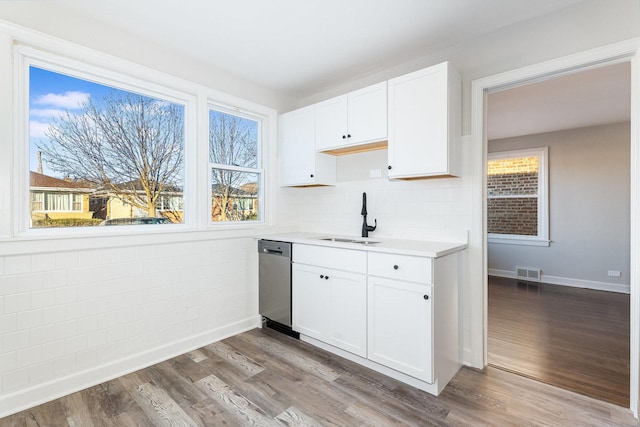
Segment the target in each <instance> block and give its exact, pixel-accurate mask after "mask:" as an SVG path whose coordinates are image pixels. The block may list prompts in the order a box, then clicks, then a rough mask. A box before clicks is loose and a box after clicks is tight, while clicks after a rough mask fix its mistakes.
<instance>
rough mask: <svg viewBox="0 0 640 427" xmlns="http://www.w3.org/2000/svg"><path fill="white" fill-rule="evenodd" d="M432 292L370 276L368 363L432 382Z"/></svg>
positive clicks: (428, 287)
mask: <svg viewBox="0 0 640 427" xmlns="http://www.w3.org/2000/svg"><path fill="white" fill-rule="evenodd" d="M432 288H433V287H432V286H429V285H424V284H416V283H410V282H402V281H398V280H391V279H385V278H381V277H371V276H369V286H368V294H369V295H368V299H369V303H368V308H369V316H368V317H369V322H368V324H369V331H368V353H367V355H368V358H369V360H372V361H374V362H378V363H380V364H382V365H384V366H387V367H389V368H391V369H395V370H397V371H400V372H403V373H405V374H407V375H410V376H412V377H414V378H418V379H419V380H422V381H426V382H428V383H432V382H433V345H432V342H433V332H432V327H433V310H432V301H433V289H432Z"/></svg>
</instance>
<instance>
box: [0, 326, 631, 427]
mask: <svg viewBox="0 0 640 427" xmlns="http://www.w3.org/2000/svg"><path fill="white" fill-rule="evenodd" d="M0 425H1V426H3V427H5V426H82V427H90V426H222V425H226V426H246V425H255V426H365V425H366V426H524V425H527V426H638V423H636V421H635V420H634V419H633V417H632V416H631V413H630V412H629V411H628V410H627V409H624V408H621V407H619V406H616V405H612V404H609V403H605V402H601V401H597V400H594V399H591V398H589V397H585V396H582V395H579V394H575V393H571V392H568V391H565V390H561V389H559V388H556V387H552V386H549V385H546V384H542V383H540V382H536V381H532V380H530V379H527V378H524V377H521V376H518V375H514V374H511V373H508V372H504V371H501V370H498V369H493V368H487V369H486V371H485V372H479V371H476V370H472V369H468V368H462V369H461V370H460V372H459V373H458V374H457V375H456V376H455V377H454V379H453V380H452V382H451V383H450V384H449V386H447V388H446V389H445V390H444V392H443V393H442V394H441V395H440V396H439V397H434V396H431V395H429V394H427V393H425V392H422V391H420V390H417V389H415V388H412V387H409V386H407V385H405V384H402V383H400V382H398V381H396V380H393V379H391V378H388V377H385V376H384V375H381V374H378V373H376V372H373V371H371V370H369V369H366V368H363V367H361V366H359V365H357V364H354V363H352V362H349V361H347V360H345V359H342V358H340V357H338V356H335V355H332V354H330V353H327V352H325V351H322V350H320V349H317V348H315V347H313V346H311V345H308V344H306V343H303V342H301V341H298V340H294V339H293V338H290V337H287V336H284V335H282V334H279V333H277V332H275V331H272V330H269V329H255V330H252V331H249V332H245V333H243V334H240V335H238V336H235V337H231V338H228V339H226V340H223V341H221V342H218V343H214V344H211V345H208V346H206V347H203V348H201V349H198V350H195V351H192V352H190V353H187V354H185V355H182V356H178V357H175V358H173V359H171V360H168V361H165V362H162V363H159V364H157V365H154V366H151V367H149V368H146V369H143V370H140V371H137V372H135V373H132V374H129V375H125V376H123V377H120V378H117V379H115V380H112V381H108V382H106V383H103V384H100V385H97V386H95V387H91V388H89V389H86V390H83V391H80V392H77V393H74V394H71V395H69V396H66V397H63V398H61V399H58V400H55V401H53V402H49V403H46V404H43V405H40V406H37V407H35V408H32V409H29V410H25V411H23V412H20V413H18V414H15V415H12V416H9V417H6V418H4V419H2V420H0Z"/></svg>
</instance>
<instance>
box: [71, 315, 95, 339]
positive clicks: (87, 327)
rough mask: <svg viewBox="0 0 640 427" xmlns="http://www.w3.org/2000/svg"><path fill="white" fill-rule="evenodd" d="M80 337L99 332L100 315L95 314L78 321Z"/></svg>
mask: <svg viewBox="0 0 640 427" xmlns="http://www.w3.org/2000/svg"><path fill="white" fill-rule="evenodd" d="M76 324H77V332H78V335H85V334H88V333H90V332H95V331H97V330H98V315H97V314H93V315H91V316H86V317H82V318H80V319H78V320H77V321H76Z"/></svg>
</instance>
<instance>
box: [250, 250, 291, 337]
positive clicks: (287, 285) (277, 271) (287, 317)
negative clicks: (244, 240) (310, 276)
mask: <svg viewBox="0 0 640 427" xmlns="http://www.w3.org/2000/svg"><path fill="white" fill-rule="evenodd" d="M258 262H259V270H258V271H259V277H258V281H259V303H258V309H259V312H260V315H262V317H263V319H264V322H265V323H266V326H267V327H269V328H271V329H275V330H277V331H279V332H282V333H285V334H287V335H290V336H293V337H295V338H299V336H300V335H299V334H298V333H297V332H295V331H293V330H292V329H291V243H288V242H278V241H275V240H259V241H258Z"/></svg>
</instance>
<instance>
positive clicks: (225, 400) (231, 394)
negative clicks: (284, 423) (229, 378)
mask: <svg viewBox="0 0 640 427" xmlns="http://www.w3.org/2000/svg"><path fill="white" fill-rule="evenodd" d="M196 384H197V385H198V387H199V388H200V389H201V390H202V391H203V392H204V393H206V394H208V395H209V396H210V397H211V398H213V399H215V400H217V401H218V402H219V403H221V404H222V405H223V406H225V407H226V408H227V409H228V410H229V412H232V413H234V414H236V415H237V416H238V418H239V420H240V422H243V423H246V424H247V425H252V426H258V427H272V426H277V423H276V421H275V420H274V419H273V418H272V417H269V415H267V413H266V412H265V411H264V410H262V409H261V408H260V407H258V406H257V405H255V404H254V403H253V402H251V401H249V400H248V399H247V398H245V397H244V396H242V395H241V394H239V393H237V392H236V391H235V390H233V389H232V388H231V387H229V386H228V385H227V384H225V383H224V382H223V381H222V380H220V379H219V378H218V377H216V376H215V375H209V376H208V377H206V378H203V379H201V380H198V381H197V383H196Z"/></svg>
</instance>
